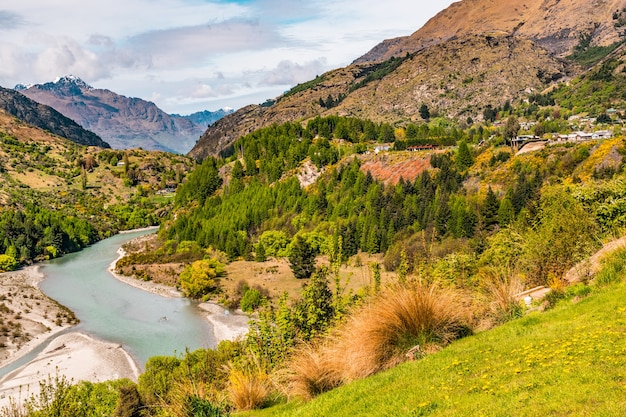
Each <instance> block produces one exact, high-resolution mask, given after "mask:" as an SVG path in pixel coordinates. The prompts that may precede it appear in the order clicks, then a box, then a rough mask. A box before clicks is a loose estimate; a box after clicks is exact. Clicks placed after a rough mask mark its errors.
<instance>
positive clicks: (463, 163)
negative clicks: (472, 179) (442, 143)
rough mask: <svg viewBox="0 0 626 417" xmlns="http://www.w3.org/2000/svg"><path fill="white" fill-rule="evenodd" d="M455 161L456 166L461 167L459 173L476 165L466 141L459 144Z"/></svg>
mask: <svg viewBox="0 0 626 417" xmlns="http://www.w3.org/2000/svg"><path fill="white" fill-rule="evenodd" d="M455 159H456V164H457V166H458V167H459V171H464V170H466V169H467V168H469V167H471V166H472V164H473V163H474V158H473V157H472V153H471V152H470V149H469V146H467V143H466V142H465V141H464V140H462V141H461V142H460V143H459V149H458V151H457V153H456V158H455Z"/></svg>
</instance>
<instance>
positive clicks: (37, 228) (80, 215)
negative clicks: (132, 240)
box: [0, 111, 194, 270]
mask: <svg viewBox="0 0 626 417" xmlns="http://www.w3.org/2000/svg"><path fill="white" fill-rule="evenodd" d="M193 165H194V164H193V162H192V161H191V160H190V159H189V158H186V157H183V156H178V155H173V154H168V153H164V152H147V151H143V150H128V151H116V150H111V149H103V148H99V147H94V146H90V147H88V146H83V145H79V144H76V143H74V142H71V141H69V140H67V139H65V138H62V137H59V136H57V135H54V134H52V133H50V132H47V131H43V130H41V129H39V128H36V127H33V126H31V125H28V124H26V123H24V122H23V121H20V120H18V119H16V118H14V117H12V116H10V115H8V114H6V113H4V112H2V111H0V182H1V186H0V204H1V205H0V254H6V255H8V256H9V257H10V258H11V259H12V261H11V262H10V263H8V264H7V265H0V270H5V269H13V268H14V267H15V266H17V264H20V263H21V264H24V263H29V262H31V261H32V260H39V259H44V258H49V257H56V256H58V255H61V254H63V253H67V252H70V251H75V250H78V249H80V248H82V247H84V246H85V245H88V244H91V243H93V242H95V241H96V240H98V239H101V238H103V237H106V236H110V235H111V234H112V233H116V232H117V231H119V230H124V229H132V228H137V227H144V226H149V225H155V224H158V222H159V220H160V217H163V216H164V215H165V214H166V213H167V211H168V207H169V206H170V202H171V201H172V199H171V198H168V195H166V194H165V193H166V192H169V197H171V196H172V195H173V190H174V189H175V188H176V186H177V185H178V183H179V182H180V181H182V179H183V178H184V176H185V175H186V173H187V172H188V171H189V169H190V168H191V167H192V166H193ZM13 260H15V261H17V263H15V262H13Z"/></svg>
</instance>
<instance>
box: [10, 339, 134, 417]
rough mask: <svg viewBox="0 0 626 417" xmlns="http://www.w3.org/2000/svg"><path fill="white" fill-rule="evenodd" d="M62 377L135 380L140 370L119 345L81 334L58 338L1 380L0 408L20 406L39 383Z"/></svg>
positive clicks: (71, 379)
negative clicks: (12, 405)
mask: <svg viewBox="0 0 626 417" xmlns="http://www.w3.org/2000/svg"><path fill="white" fill-rule="evenodd" d="M57 376H59V377H61V376H64V377H65V378H66V379H67V380H68V381H69V382H72V383H76V382H79V381H89V382H103V381H108V380H116V379H120V378H128V379H130V380H132V381H137V378H138V377H139V368H138V366H137V364H136V363H135V361H134V360H133V358H132V357H131V356H130V355H129V354H128V353H127V352H126V351H125V350H124V349H122V347H121V345H119V344H115V343H108V342H103V341H101V340H96V339H94V338H92V337H90V336H88V335H86V334H84V333H79V332H71V333H65V334H62V335H60V336H57V337H55V338H54V340H52V342H50V344H48V346H46V348H45V349H44V351H43V352H41V353H40V354H38V355H37V356H36V357H35V359H33V360H32V361H30V362H28V363H27V364H26V365H24V366H22V367H20V368H18V369H16V370H14V371H12V372H9V373H8V374H7V375H5V376H4V377H3V378H2V379H0V407H3V406H8V405H9V402H10V401H11V399H12V400H13V402H14V403H21V402H22V401H24V400H25V399H28V398H30V397H31V395H35V396H36V395H37V394H38V393H39V391H40V382H45V381H47V380H54V378H55V377H57Z"/></svg>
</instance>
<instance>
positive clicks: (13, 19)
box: [0, 10, 26, 30]
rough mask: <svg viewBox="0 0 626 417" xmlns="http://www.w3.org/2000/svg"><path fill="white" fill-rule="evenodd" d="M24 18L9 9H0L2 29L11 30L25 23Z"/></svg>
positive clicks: (0, 26)
mask: <svg viewBox="0 0 626 417" xmlns="http://www.w3.org/2000/svg"><path fill="white" fill-rule="evenodd" d="M25 23H26V22H25V20H24V18H23V17H22V16H21V15H19V14H17V13H13V12H10V11H8V10H0V30H11V29H15V28H17V27H19V26H22V25H24V24H25Z"/></svg>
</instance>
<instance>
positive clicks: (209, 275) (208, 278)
mask: <svg viewBox="0 0 626 417" xmlns="http://www.w3.org/2000/svg"><path fill="white" fill-rule="evenodd" d="M225 273H226V271H225V269H224V265H223V264H222V263H221V262H219V261H218V260H217V259H203V260H200V261H195V262H194V263H192V264H191V265H189V266H187V267H186V268H185V270H184V271H183V272H182V273H181V274H180V287H181V289H182V290H183V293H184V294H185V296H187V297H191V298H200V297H202V296H204V295H207V294H209V293H210V292H212V291H213V290H215V289H216V288H217V284H216V282H215V279H216V278H219V277H222V276H224V274H225Z"/></svg>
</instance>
